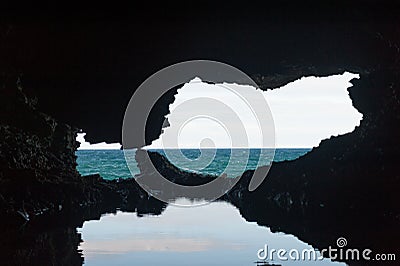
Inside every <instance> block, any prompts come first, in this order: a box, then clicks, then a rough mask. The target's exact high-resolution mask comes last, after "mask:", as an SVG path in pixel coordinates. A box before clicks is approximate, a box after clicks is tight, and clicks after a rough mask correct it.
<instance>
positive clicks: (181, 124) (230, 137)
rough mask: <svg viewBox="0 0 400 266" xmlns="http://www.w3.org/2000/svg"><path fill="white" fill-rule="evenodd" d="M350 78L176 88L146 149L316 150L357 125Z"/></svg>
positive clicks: (192, 83) (107, 146) (192, 84)
mask: <svg viewBox="0 0 400 266" xmlns="http://www.w3.org/2000/svg"><path fill="white" fill-rule="evenodd" d="M353 78H359V75H358V74H352V73H348V72H345V73H344V74H341V75H332V76H329V77H303V78H301V79H299V80H296V81H294V82H291V83H288V84H287V85H285V86H283V87H280V88H277V89H274V90H267V91H261V90H259V89H256V88H254V87H252V86H249V85H238V84H227V83H223V84H208V83H204V82H202V81H201V80H200V79H199V78H195V79H193V80H192V81H190V82H189V83H186V84H185V85H184V86H183V87H182V88H180V89H179V90H178V93H177V95H176V96H175V101H174V102H173V103H172V104H171V105H170V107H169V108H170V114H168V115H167V116H166V118H167V119H168V122H169V124H170V126H169V127H167V128H165V129H164V132H163V133H162V134H161V136H160V138H159V139H157V140H155V141H153V143H152V144H151V145H150V146H147V147H146V148H149V149H151V148H178V147H179V148H199V147H203V148H209V147H218V148H229V147H235V148H236V147H237V148H239V147H250V148H263V147H271V146H275V147H276V148H310V147H316V146H318V145H319V143H320V142H321V140H323V139H327V138H329V137H331V136H337V135H341V134H345V133H348V132H351V131H353V130H354V128H355V127H356V126H358V125H359V124H360V121H361V120H362V114H361V113H359V112H358V111H357V110H356V109H355V108H354V107H353V105H352V102H351V99H350V97H349V93H348V91H347V88H348V87H350V86H351V83H350V82H349V81H350V80H351V79H353ZM269 114H271V115H272V116H271V115H269ZM78 138H80V140H82V139H83V135H82V134H81V135H80V136H79V137H78ZM111 148H117V149H119V148H120V144H106V143H99V144H94V145H90V144H89V143H85V142H84V143H83V144H81V147H80V149H111Z"/></svg>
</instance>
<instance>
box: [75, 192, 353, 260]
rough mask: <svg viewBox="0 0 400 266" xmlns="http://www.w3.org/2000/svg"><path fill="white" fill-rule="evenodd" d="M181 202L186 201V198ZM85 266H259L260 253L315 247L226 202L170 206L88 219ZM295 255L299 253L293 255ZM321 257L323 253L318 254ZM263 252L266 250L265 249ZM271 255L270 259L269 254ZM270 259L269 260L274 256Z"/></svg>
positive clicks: (84, 230)
mask: <svg viewBox="0 0 400 266" xmlns="http://www.w3.org/2000/svg"><path fill="white" fill-rule="evenodd" d="M179 201H180V202H177V203H178V204H185V205H187V204H188V202H187V200H185V199H180V200H179ZM78 231H79V232H80V233H81V234H82V239H83V242H82V243H81V245H80V247H79V248H80V249H81V250H82V252H83V255H84V260H85V265H89V266H90V265H96V266H98V265H171V266H172V265H174V266H177V265H202V266H203V265H238V266H239V265H240V266H243V265H257V264H256V262H257V261H260V259H259V258H258V255H257V253H258V251H259V250H260V249H265V245H267V248H268V250H269V251H268V252H270V250H271V249H275V250H278V249H285V250H287V252H290V250H292V249H295V250H298V252H299V254H301V252H302V251H303V250H305V249H310V248H312V247H311V246H310V245H308V244H307V243H304V242H302V241H300V240H299V239H298V238H296V237H295V236H293V235H288V234H284V233H272V232H271V231H270V229H269V228H267V227H262V226H258V225H257V224H256V223H254V222H247V221H246V220H244V219H243V218H242V216H241V215H240V213H239V211H238V209H236V208H235V207H234V206H233V205H231V204H229V203H227V202H213V203H210V204H206V205H203V206H197V207H179V206H176V205H168V206H167V207H166V209H165V211H164V212H163V213H162V214H161V215H159V216H154V215H147V216H143V217H139V216H138V215H137V214H136V213H126V212H117V213H116V214H106V215H104V216H102V217H101V219H100V220H96V221H87V222H85V223H84V224H83V226H82V228H78ZM292 254H293V255H295V253H292ZM316 254H317V255H318V256H319V253H318V252H317V253H316ZM260 255H263V253H260ZM276 256H277V255H276V254H275V255H274V260H273V263H275V264H277V265H346V264H344V263H338V262H332V261H330V260H329V259H323V260H316V261H314V260H307V259H306V260H302V259H301V256H300V260H293V259H290V258H289V255H286V257H288V260H287V261H282V260H280V259H279V258H278V257H276ZM269 259H270V258H269ZM269 259H267V261H269V262H270V263H272V262H271V260H269Z"/></svg>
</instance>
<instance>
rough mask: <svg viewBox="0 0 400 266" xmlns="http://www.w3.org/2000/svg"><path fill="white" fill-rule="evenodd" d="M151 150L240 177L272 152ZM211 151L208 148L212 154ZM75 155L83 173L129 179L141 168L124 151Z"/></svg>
mask: <svg viewBox="0 0 400 266" xmlns="http://www.w3.org/2000/svg"><path fill="white" fill-rule="evenodd" d="M310 150H311V149H305V148H296V149H293V148H290V149H276V150H275V156H274V157H273V161H274V162H279V161H285V160H288V161H289V160H294V159H296V158H298V157H300V156H302V155H304V154H306V153H307V152H309V151H310ZM151 151H156V152H158V153H160V154H162V155H164V156H167V157H168V159H169V160H170V161H171V162H172V163H173V164H174V165H176V166H177V167H179V168H181V169H184V170H187V171H193V172H198V173H203V174H213V175H221V174H222V173H226V174H227V175H228V176H229V177H236V176H239V175H241V174H242V173H243V172H244V171H245V170H249V169H256V168H257V166H262V165H268V164H269V163H270V161H271V160H272V155H273V153H271V150H268V149H250V151H249V152H248V151H247V150H246V149H233V150H231V149H217V150H216V152H215V156H212V157H211V158H213V159H212V160H209V161H207V160H206V161H204V160H202V159H201V158H202V157H200V154H201V153H200V150H199V149H182V150H179V149H170V150H151ZM181 151H182V154H183V156H182V154H181ZM203 151H206V152H205V154H206V155H207V150H203ZM211 151H212V150H209V152H210V153H211ZM212 152H214V151H212ZM76 155H77V163H78V167H77V168H78V171H79V172H80V173H81V174H82V175H89V174H100V175H101V176H102V177H103V178H104V179H108V180H113V179H118V178H130V177H132V174H134V175H135V174H139V169H138V168H137V167H136V165H134V164H133V165H131V170H132V174H131V172H130V171H129V169H128V166H127V164H126V161H125V157H124V151H122V150H78V151H77V152H76ZM203 155H204V154H203ZM209 155H210V154H209ZM211 155H213V154H211ZM247 158H248V159H247ZM230 162H231V163H230ZM246 162H247V163H246ZM229 163H230V164H229ZM228 164H229V167H228Z"/></svg>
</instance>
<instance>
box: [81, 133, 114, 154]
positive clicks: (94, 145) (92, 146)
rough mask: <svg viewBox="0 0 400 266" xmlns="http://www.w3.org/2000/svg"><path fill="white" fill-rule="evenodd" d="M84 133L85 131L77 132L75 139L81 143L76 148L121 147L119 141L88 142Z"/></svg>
mask: <svg viewBox="0 0 400 266" xmlns="http://www.w3.org/2000/svg"><path fill="white" fill-rule="evenodd" d="M85 135H86V133H78V136H77V137H76V140H77V141H79V142H80V143H81V145H80V146H79V148H78V150H119V149H121V144H119V143H111V144H108V143H105V142H101V143H96V144H90V143H89V142H86V140H85Z"/></svg>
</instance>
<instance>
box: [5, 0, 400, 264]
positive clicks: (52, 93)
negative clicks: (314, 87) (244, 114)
mask: <svg viewBox="0 0 400 266" xmlns="http://www.w3.org/2000/svg"><path fill="white" fill-rule="evenodd" d="M165 10H168V11H170V12H164V11H165ZM398 11H399V5H398V4H397V3H396V2H394V1H381V2H378V1H365V2H358V1H355V2H349V3H341V2H337V3H336V2H335V3H333V2H327V3H320V2H318V3H317V2H313V1H310V2H307V1H306V2H304V3H295V4H291V5H289V6H281V5H278V4H276V3H275V4H271V5H269V6H264V7H261V6H260V7H258V6H245V7H243V6H235V5H233V4H232V5H230V6H229V8H227V7H226V6H217V5H214V6H207V5H204V6H203V5H199V6H198V7H197V8H196V9H193V8H192V9H191V12H180V11H178V9H175V8H174V5H172V4H171V5H170V6H168V7H165V8H164V7H162V6H158V7H157V8H154V7H150V8H139V9H135V10H134V11H128V10H126V11H124V12H119V14H118V16H110V15H107V14H106V13H104V12H101V11H100V10H92V11H90V12H87V13H78V14H76V15H63V14H59V13H57V12H56V11H54V12H49V13H46V12H45V11H44V10H42V11H40V12H38V13H35V14H33V12H32V11H31V10H27V11H23V10H21V9H18V10H17V9H9V10H8V9H4V10H2V11H1V14H2V20H1V22H0V33H1V34H0V36H1V37H0V40H1V43H0V62H1V63H0V73H1V75H0V85H1V86H0V147H1V152H0V184H1V186H0V213H1V222H0V224H1V226H2V228H3V231H4V237H3V238H2V240H0V246H1V249H0V258H1V260H2V262H3V263H5V264H6V265H35V264H41V265H54V264H56V265H81V264H82V263H83V260H84V258H83V257H82V254H81V253H80V252H79V251H78V250H77V247H78V245H79V243H80V241H81V236H80V234H79V233H78V232H77V231H76V228H77V227H82V226H83V224H84V222H85V221H89V220H96V219H100V217H101V216H102V215H103V214H106V213H115V212H117V211H126V212H135V213H136V214H137V215H138V216H143V215H147V214H152V215H159V214H161V213H163V212H164V211H165V210H166V209H167V208H168V206H167V204H166V203H164V202H161V201H159V200H157V199H156V198H154V197H152V196H151V195H149V194H148V193H147V192H146V191H144V190H143V188H142V187H140V186H139V185H138V184H137V183H135V182H133V181H132V180H130V179H126V180H118V181H117V180H105V179H103V178H102V177H101V176H100V175H88V176H81V175H80V174H79V172H78V171H77V168H76V166H77V163H76V155H75V152H76V150H77V149H78V147H79V143H78V142H77V141H76V137H77V134H78V133H79V132H80V129H82V130H83V131H84V132H85V133H86V136H85V138H86V140H87V141H88V142H90V143H101V142H106V143H122V137H123V136H122V134H121V127H122V121H123V116H124V112H125V108H126V106H127V104H128V102H129V99H130V97H131V95H132V93H133V92H134V91H135V88H137V87H139V85H140V84H141V83H142V82H143V80H145V79H146V78H147V77H148V76H150V75H151V74H152V73H154V72H156V71H157V70H159V69H162V68H164V67H165V66H169V65H171V64H175V63H177V62H183V61H187V60H193V59H208V60H214V61H220V62H225V63H227V64H230V65H233V66H235V67H237V68H239V69H240V70H242V71H243V72H245V73H247V74H248V75H249V76H250V77H251V78H252V79H253V80H254V81H255V82H256V83H257V85H258V87H259V88H261V89H263V90H266V91H267V90H269V89H276V88H280V87H282V86H284V85H286V84H288V83H290V82H293V81H295V80H297V79H299V78H301V77H304V76H317V77H327V76H330V75H337V74H342V73H344V72H350V73H358V74H359V76H360V78H359V79H354V80H352V81H351V83H352V87H350V88H349V90H348V91H349V96H350V98H351V100H352V104H353V106H354V108H356V109H357V110H358V111H359V112H360V113H361V114H362V116H363V118H362V120H361V122H360V125H359V126H357V127H356V128H355V129H354V131H352V132H351V133H347V134H344V135H339V136H332V137H330V138H329V139H325V140H323V141H321V143H320V144H319V145H318V147H315V148H313V149H312V150H311V151H310V152H309V153H307V154H306V155H304V156H302V157H300V158H298V159H296V160H292V161H286V162H277V163H275V164H273V167H271V168H270V169H269V172H268V178H266V179H265V180H264V181H263V182H262V183H261V184H260V185H259V186H258V187H257V189H256V190H254V191H249V189H248V187H249V183H250V181H251V175H252V171H253V170H248V171H245V172H244V173H243V175H242V176H241V179H240V180H239V182H238V183H236V184H235V185H234V187H233V188H232V189H231V190H230V191H228V192H226V193H225V194H224V195H223V196H221V198H220V199H219V201H225V202H229V203H230V204H231V205H233V206H234V207H235V208H237V210H238V211H239V212H240V215H241V216H242V217H243V218H244V219H245V220H246V221H248V222H256V223H257V224H258V225H260V226H264V227H268V228H270V230H271V231H272V232H284V233H286V234H292V235H294V236H296V237H297V238H298V239H300V240H302V241H304V242H306V243H309V244H310V245H312V246H313V247H317V248H324V247H327V246H329V245H331V244H332V243H333V244H334V243H336V242H335V241H336V240H337V239H339V238H340V237H346V238H347V239H348V240H349V242H350V244H351V246H352V247H359V248H370V249H373V250H374V251H376V252H382V253H383V252H386V253H396V252H397V247H398V239H399V231H398V226H399V218H400V210H399V207H398V204H397V202H398V200H399V196H398V195H399V194H398V189H399V185H400V183H399V182H400V181H399V179H400V176H399V171H398V170H397V158H398V156H399V152H400V151H399V147H400V146H399V143H398V142H399V139H398V136H399V131H400V128H399V125H400V124H399V119H400V115H399V106H400V100H399V99H400V96H399V95H398V94H399V80H400V77H399V73H400V71H399V70H400V67H399V63H400V62H399V58H400V43H399V40H400V32H399V29H398V22H399V15H398V14H399V12H398ZM194 33H195V34H194ZM178 90H179V88H178V87H177V88H173V89H171V90H170V91H169V92H168V93H166V94H165V95H164V96H163V97H162V98H160V100H159V101H158V102H157V108H155V109H153V110H154V111H153V113H152V115H151V116H149V119H148V121H147V123H148V127H147V128H146V136H145V145H150V144H151V143H152V142H153V141H154V140H156V139H157V138H158V137H159V136H160V135H161V134H162V131H163V123H164V117H165V116H166V115H167V114H168V112H169V109H168V108H169V105H170V104H171V103H173V101H174V99H175V95H176V94H177V91H178ZM137 156H148V157H149V158H150V159H151V161H152V163H153V164H155V165H157V166H158V168H159V169H158V170H159V171H161V172H162V173H163V174H165V175H166V176H173V177H174V178H175V177H179V178H178V179H180V180H181V182H186V181H187V180H192V181H193V180H195V182H197V180H203V179H207V180H208V179H212V177H207V176H206V177H204V176H202V175H200V174H193V173H189V172H186V171H183V170H182V169H178V168H176V167H175V166H174V165H171V164H170V162H169V161H168V160H166V159H165V157H163V156H160V155H159V154H157V153H152V152H151V151H142V153H139V154H138V155H137ZM147 163H148V162H147V161H146V160H144V161H143V162H142V163H141V164H140V165H139V166H138V167H139V168H140V170H141V171H142V172H146V171H147ZM337 261H340V262H345V263H346V264H348V265H366V264H367V265H369V264H371V263H376V264H377V265H380V264H379V262H376V261H375V262H373V261H369V262H365V261H352V260H345V259H344V260H343V259H342V260H341V259H337ZM387 264H388V265H390V264H393V265H396V262H395V261H394V262H393V261H392V262H387Z"/></svg>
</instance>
